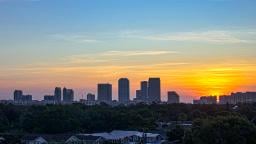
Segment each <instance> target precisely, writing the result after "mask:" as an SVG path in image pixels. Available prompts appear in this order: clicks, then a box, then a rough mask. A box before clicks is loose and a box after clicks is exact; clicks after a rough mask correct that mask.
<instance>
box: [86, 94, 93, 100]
mask: <svg viewBox="0 0 256 144" xmlns="http://www.w3.org/2000/svg"><path fill="white" fill-rule="evenodd" d="M87 100H88V101H95V95H94V94H91V93H88V94H87Z"/></svg>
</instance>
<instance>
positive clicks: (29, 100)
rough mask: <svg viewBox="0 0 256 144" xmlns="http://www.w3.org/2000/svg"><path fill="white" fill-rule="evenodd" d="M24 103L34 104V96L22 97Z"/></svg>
mask: <svg viewBox="0 0 256 144" xmlns="http://www.w3.org/2000/svg"><path fill="white" fill-rule="evenodd" d="M22 102H27V103H29V102H32V95H23V96H22Z"/></svg>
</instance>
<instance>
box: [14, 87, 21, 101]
mask: <svg viewBox="0 0 256 144" xmlns="http://www.w3.org/2000/svg"><path fill="white" fill-rule="evenodd" d="M22 96H23V92H22V90H15V91H14V94H13V98H14V101H16V102H20V101H22Z"/></svg>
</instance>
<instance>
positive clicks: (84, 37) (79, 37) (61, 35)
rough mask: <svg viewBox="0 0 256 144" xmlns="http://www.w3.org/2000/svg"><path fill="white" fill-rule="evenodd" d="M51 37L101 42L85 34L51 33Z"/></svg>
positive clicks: (83, 41) (74, 40) (72, 40)
mask: <svg viewBox="0 0 256 144" xmlns="http://www.w3.org/2000/svg"><path fill="white" fill-rule="evenodd" d="M50 37H51V38H53V39H56V40H64V41H69V42H75V43H97V42H100V41H99V40H97V39H93V38H90V37H89V36H85V35H63V34H53V35H50Z"/></svg>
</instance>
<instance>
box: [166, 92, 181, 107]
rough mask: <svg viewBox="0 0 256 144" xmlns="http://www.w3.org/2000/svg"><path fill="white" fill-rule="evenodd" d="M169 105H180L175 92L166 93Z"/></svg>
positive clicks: (178, 97)
mask: <svg viewBox="0 0 256 144" xmlns="http://www.w3.org/2000/svg"><path fill="white" fill-rule="evenodd" d="M167 102H168V103H169V104H173V103H180V96H179V95H178V94H177V93H176V92H175V91H169V92H168V101H167Z"/></svg>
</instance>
